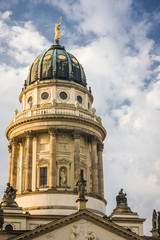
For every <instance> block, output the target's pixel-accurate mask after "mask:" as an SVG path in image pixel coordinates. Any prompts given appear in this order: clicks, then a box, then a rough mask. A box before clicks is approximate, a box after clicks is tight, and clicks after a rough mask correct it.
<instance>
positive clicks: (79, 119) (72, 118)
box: [6, 114, 107, 140]
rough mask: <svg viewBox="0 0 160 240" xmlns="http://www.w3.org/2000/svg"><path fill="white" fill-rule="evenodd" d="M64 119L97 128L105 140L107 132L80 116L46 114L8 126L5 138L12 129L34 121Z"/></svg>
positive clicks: (100, 126)
mask: <svg viewBox="0 0 160 240" xmlns="http://www.w3.org/2000/svg"><path fill="white" fill-rule="evenodd" d="M64 119H65V120H67V121H70V122H72V121H77V122H78V123H79V122H82V123H85V124H86V125H89V126H92V127H93V126H94V127H95V128H97V129H98V130H100V131H101V134H102V136H103V140H104V139H105V137H106V135H107V132H106V130H105V128H104V127H103V126H102V125H99V124H98V123H96V122H94V121H92V120H90V119H85V118H83V117H80V116H71V115H52V114H48V115H45V116H44V115H41V116H39V115H38V116H32V117H28V118H26V119H21V120H18V121H17V122H15V123H12V124H10V125H9V126H8V127H7V129H6V137H7V139H8V133H9V132H10V131H11V130H12V129H14V128H16V127H18V126H20V125H24V124H26V123H32V122H33V123H34V122H35V121H36V122H38V121H39V122H40V121H43V122H44V121H47V120H53V121H56V120H64ZM56 127H57V130H58V126H56Z"/></svg>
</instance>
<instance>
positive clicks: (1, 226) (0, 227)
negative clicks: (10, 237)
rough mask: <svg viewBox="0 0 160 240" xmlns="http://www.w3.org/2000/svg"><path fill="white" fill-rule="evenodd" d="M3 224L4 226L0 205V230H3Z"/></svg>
mask: <svg viewBox="0 0 160 240" xmlns="http://www.w3.org/2000/svg"><path fill="white" fill-rule="evenodd" d="M3 224H4V217H3V209H2V208H1V204H0V230H2V229H3Z"/></svg>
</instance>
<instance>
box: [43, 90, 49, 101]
mask: <svg viewBox="0 0 160 240" xmlns="http://www.w3.org/2000/svg"><path fill="white" fill-rule="evenodd" d="M48 97H49V94H48V93H47V92H43V93H42V94H41V98H42V99H43V100H46V99H47V98H48Z"/></svg>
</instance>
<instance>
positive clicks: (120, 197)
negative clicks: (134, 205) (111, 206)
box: [116, 189, 127, 205]
mask: <svg viewBox="0 0 160 240" xmlns="http://www.w3.org/2000/svg"><path fill="white" fill-rule="evenodd" d="M126 196H127V194H126V193H123V189H121V190H120V192H119V194H118V195H117V197H116V201H117V205H118V204H120V203H125V204H127V198H126Z"/></svg>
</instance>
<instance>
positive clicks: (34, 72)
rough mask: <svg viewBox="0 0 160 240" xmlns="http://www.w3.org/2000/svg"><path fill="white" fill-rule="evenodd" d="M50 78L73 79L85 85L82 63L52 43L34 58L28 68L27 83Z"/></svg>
mask: <svg viewBox="0 0 160 240" xmlns="http://www.w3.org/2000/svg"><path fill="white" fill-rule="evenodd" d="M51 79H56V80H66V81H74V82H76V83H78V84H80V85H82V86H86V85H87V84H86V76H85V73H84V70H83V67H82V65H81V64H80V63H79V61H78V60H77V59H76V58H75V57H74V56H73V55H72V54H70V53H68V52H67V51H66V50H65V48H64V47H63V46H61V45H59V44H54V45H52V46H51V48H49V49H48V50H47V51H46V52H45V53H43V54H41V55H40V56H39V57H37V58H36V59H35V61H34V62H33V64H32V65H31V67H30V70H29V74H28V78H27V85H31V84H32V83H34V82H36V81H45V80H51Z"/></svg>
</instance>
